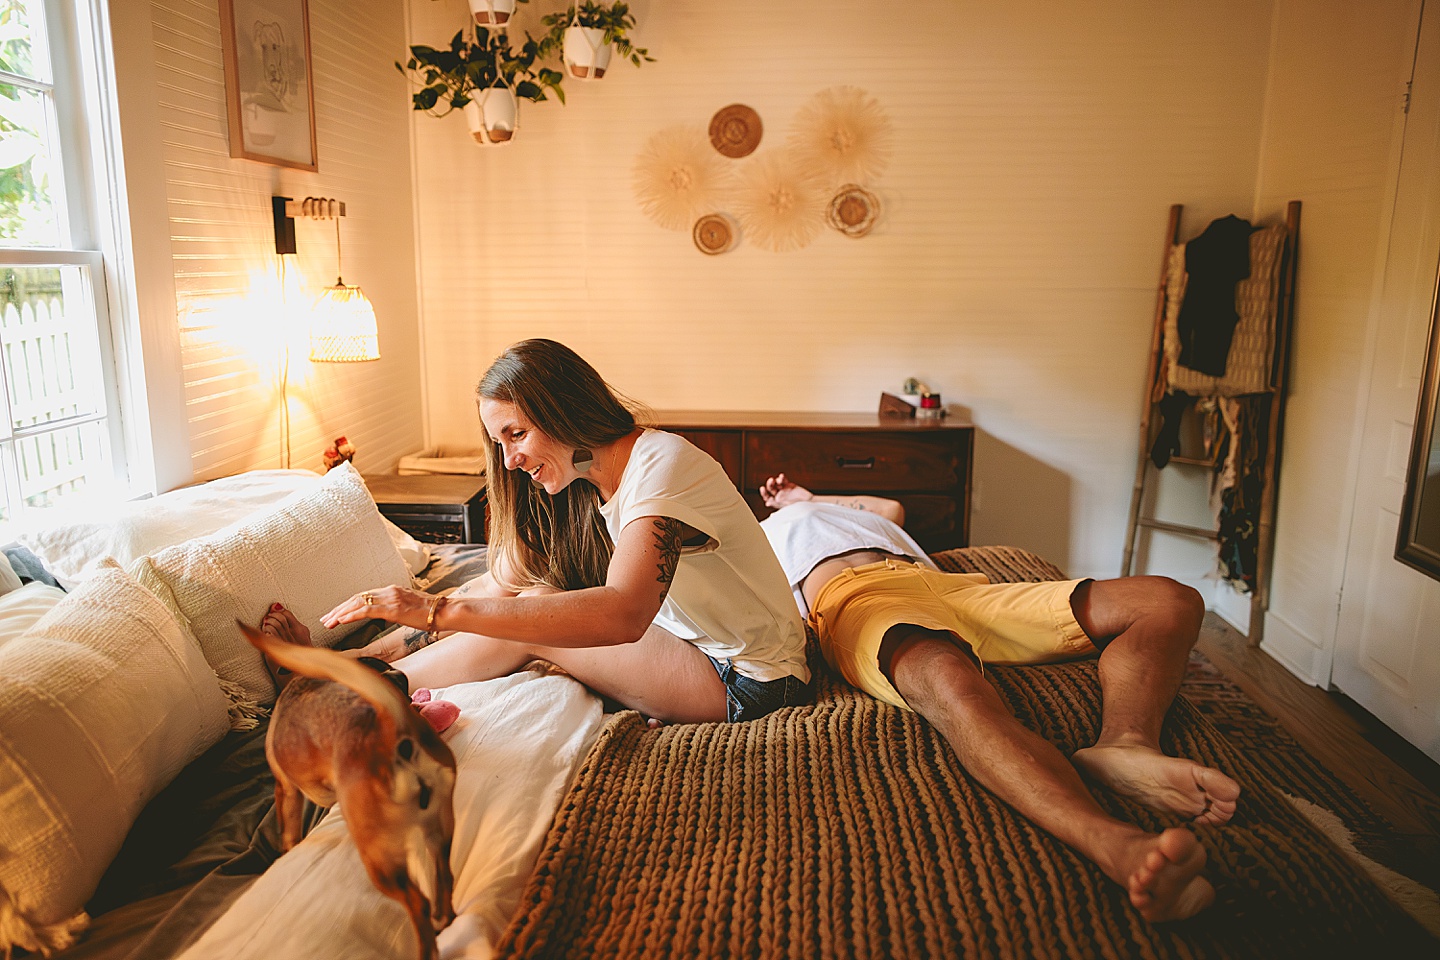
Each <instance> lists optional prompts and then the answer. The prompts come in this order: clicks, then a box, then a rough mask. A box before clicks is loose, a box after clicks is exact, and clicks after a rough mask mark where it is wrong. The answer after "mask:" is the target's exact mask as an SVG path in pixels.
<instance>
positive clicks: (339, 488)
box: [131, 463, 410, 703]
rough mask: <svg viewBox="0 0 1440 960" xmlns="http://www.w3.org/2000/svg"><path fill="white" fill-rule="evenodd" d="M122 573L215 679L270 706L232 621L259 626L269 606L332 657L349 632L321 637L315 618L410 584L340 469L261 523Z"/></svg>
mask: <svg viewBox="0 0 1440 960" xmlns="http://www.w3.org/2000/svg"><path fill="white" fill-rule="evenodd" d="M131 570H132V572H133V573H134V574H135V576H136V578H137V579H139V580H140V582H141V583H143V584H145V585H146V586H147V587H150V588H151V589H153V590H155V592H156V594H157V595H158V596H159V597H160V598H161V599H162V600H168V601H170V602H173V603H174V606H175V609H176V610H177V611H178V612H179V614H180V616H181V618H182V622H183V623H184V624H186V625H187V626H188V627H189V629H190V631H191V633H192V634H193V635H194V637H195V640H196V641H197V642H198V643H199V644H200V649H201V650H203V651H204V653H205V658H206V659H207V660H209V661H210V665H211V666H213V667H214V668H215V673H216V674H217V675H219V677H220V679H221V680H222V681H230V682H232V683H235V684H238V685H239V686H240V687H242V688H243V689H244V696H245V697H246V698H248V699H250V700H253V701H254V702H256V703H269V702H271V701H272V700H274V699H275V685H274V683H273V682H272V681H271V679H270V675H269V673H267V672H266V670H265V662H264V660H262V659H261V657H260V653H259V651H257V650H256V649H255V648H254V647H252V646H250V644H249V643H248V642H246V640H245V638H244V637H242V636H241V635H240V631H239V630H237V629H236V628H235V621H236V620H241V621H243V622H245V623H250V624H259V623H260V620H261V619H262V618H263V617H264V616H265V612H266V610H267V609H269V607H270V604H272V603H275V602H277V601H278V602H280V603H283V604H285V606H286V607H288V608H289V609H290V610H291V611H292V612H294V614H295V616H296V617H298V618H299V619H300V622H302V623H304V624H305V625H307V626H308V627H310V630H311V635H312V638H313V640H314V642H315V643H316V644H319V645H322V646H327V647H333V646H335V644H336V643H338V642H339V641H340V639H341V638H342V637H344V636H345V635H346V634H347V633H350V632H351V631H352V630H354V629H356V628H357V627H358V625H357V624H349V625H345V626H341V627H339V628H336V629H334V630H327V629H325V628H324V627H322V626H321V624H320V615H321V614H323V613H326V612H327V611H329V610H330V609H331V608H332V607H334V606H335V605H336V604H338V603H339V602H340V601H342V600H344V599H345V598H347V597H349V596H351V595H352V594H356V593H359V592H360V591H362V590H366V589H369V588H371V587H383V586H388V585H390V584H400V585H402V586H408V585H409V584H410V571H409V569H408V568H407V567H406V566H405V561H404V560H403V559H402V558H401V556H400V554H399V552H398V551H396V549H395V545H394V543H392V542H391V539H390V534H389V533H387V532H386V528H385V524H384V522H383V520H382V518H381V516H380V511H379V510H378V509H376V507H375V501H374V500H371V499H370V492H369V491H368V490H366V489H365V483H364V481H362V480H361V479H360V475H359V474H358V473H356V472H355V470H354V468H353V467H351V466H350V465H349V464H348V463H347V464H343V465H341V466H339V467H336V468H335V469H334V470H331V471H330V472H329V473H327V474H326V475H325V477H324V479H323V480H322V481H321V483H320V484H319V485H318V486H316V487H315V488H314V489H312V490H309V491H305V492H302V493H298V494H295V495H293V496H290V497H287V498H286V499H285V500H283V501H281V502H280V503H279V504H277V505H276V506H275V508H274V509H273V510H271V511H269V512H267V513H263V514H260V515H258V516H253V517H250V518H248V519H246V520H242V521H241V522H239V523H236V524H232V525H231V526H229V527H226V528H225V529H223V530H220V531H217V532H216V533H213V534H211V535H210V536H208V537H200V538H198V539H195V540H191V541H189V542H187V543H182V544H179V545H178V546H174V547H169V548H167V549H165V550H161V551H160V552H159V553H157V554H155V555H154V556H152V557H147V558H143V559H141V560H139V561H137V562H136V564H135V565H134V566H133V567H132V568H131Z"/></svg>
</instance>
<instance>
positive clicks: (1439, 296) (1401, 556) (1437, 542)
mask: <svg viewBox="0 0 1440 960" xmlns="http://www.w3.org/2000/svg"><path fill="white" fill-rule="evenodd" d="M1437 311H1440V282H1437V290H1436V294H1435V295H1434V296H1433V297H1432V299H1431V303H1430V332H1429V335H1428V336H1427V338H1426V343H1427V346H1426V350H1425V373H1424V376H1423V377H1422V378H1421V381H1420V402H1419V406H1417V407H1416V409H1415V433H1414V435H1413V437H1412V438H1411V442H1410V469H1409V470H1408V471H1406V475H1405V500H1404V502H1402V503H1401V505H1400V530H1399V535H1398V536H1397V538H1396V541H1395V559H1396V560H1399V561H1400V562H1401V563H1403V564H1406V565H1407V566H1410V567H1414V568H1415V569H1416V570H1419V571H1420V572H1421V573H1423V574H1426V575H1427V576H1431V577H1434V578H1435V579H1437V580H1440V523H1435V522H1433V521H1432V524H1431V525H1432V526H1434V527H1435V531H1432V532H1430V537H1429V539H1430V542H1426V541H1425V540H1423V539H1421V531H1420V517H1421V509H1422V506H1423V507H1424V509H1425V512H1426V515H1427V517H1429V515H1431V514H1433V513H1435V512H1437V511H1440V473H1437V474H1436V477H1435V480H1434V482H1433V483H1432V485H1431V486H1432V489H1431V490H1430V491H1429V500H1430V501H1432V502H1429V503H1428V504H1422V503H1421V500H1422V498H1423V497H1424V495H1425V494H1426V489H1425V486H1426V479H1427V474H1428V473H1429V465H1430V458H1431V456H1432V455H1433V454H1434V453H1435V449H1434V448H1435V443H1436V437H1435V428H1436V422H1437V417H1436V409H1435V406H1436V403H1437V402H1440V385H1437V383H1436V380H1437V378H1440V314H1437Z"/></svg>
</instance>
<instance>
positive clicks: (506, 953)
mask: <svg viewBox="0 0 1440 960" xmlns="http://www.w3.org/2000/svg"><path fill="white" fill-rule="evenodd" d="M936 559H937V561H938V562H940V563H941V565H942V566H943V567H945V568H946V569H952V570H978V571H980V572H983V573H986V574H988V575H990V577H991V579H992V580H997V581H998V580H1033V579H1047V578H1056V577H1058V576H1059V571H1058V570H1056V569H1055V568H1054V567H1052V566H1050V565H1049V564H1047V563H1045V562H1044V561H1043V560H1040V559H1039V558H1037V557H1035V556H1034V555H1032V554H1028V553H1026V552H1025V551H1020V550H1014V549H1008V548H971V549H967V550H961V551H952V552H950V553H948V554H943V555H941V556H940V557H937V558H936ZM987 672H988V673H989V674H990V675H991V676H992V678H993V679H994V680H995V682H996V683H997V685H998V687H999V689H1000V691H1001V694H1002V695H1003V696H1004V698H1005V699H1006V700H1007V701H1008V702H1009V704H1010V706H1011V708H1012V709H1013V710H1014V711H1015V713H1016V715H1017V716H1018V717H1019V718H1020V719H1021V721H1022V722H1024V723H1025V724H1026V725H1028V726H1030V727H1031V728H1033V729H1035V730H1037V731H1039V732H1040V733H1041V734H1042V735H1043V736H1045V737H1046V738H1047V739H1049V740H1050V741H1051V742H1053V743H1055V744H1056V745H1057V746H1058V747H1059V748H1060V749H1061V751H1062V752H1064V753H1066V754H1067V755H1068V754H1069V753H1071V752H1073V751H1074V750H1075V749H1077V748H1079V747H1081V746H1084V745H1087V744H1089V743H1091V742H1093V741H1094V739H1095V737H1096V735H1097V733H1098V730H1099V716H1100V709H1099V705H1100V697H1099V686H1098V682H1097V679H1096V670H1095V662H1094V661H1093V660H1089V661H1080V662H1076V663H1069V664H1062V665H1055V666H1046V667H1014V668H1001V667H991V668H988V669H987ZM817 676H818V677H819V678H820V679H819V681H818V696H817V701H816V703H815V704H814V705H813V706H808V707H799V708H791V709H786V710H781V711H779V712H777V713H775V714H772V715H771V716H769V717H767V718H765V719H763V720H758V721H753V722H750V723H740V724H693V725H679V726H671V727H664V728H661V729H659V730H649V729H647V728H646V726H645V722H644V720H643V719H642V718H641V717H640V716H639V715H638V714H636V713H634V712H632V711H627V712H623V713H620V714H618V715H616V716H615V717H614V718H613V719H612V720H611V721H610V722H609V724H608V725H607V727H606V728H605V730H604V731H603V732H602V734H601V737H600V740H599V742H598V743H597V745H596V747H595V748H594V750H592V752H591V753H590V755H589V757H588V758H587V759H586V761H585V763H584V765H583V766H582V768H581V770H580V771H579V773H578V775H577V777H576V780H575V783H574V784H573V786H572V788H571V790H570V792H569V794H568V796H567V797H566V798H565V800H564V802H563V803H562V805H561V807H560V809H559V811H558V812H557V814H556V818H555V822H554V825H553V827H552V828H551V831H550V835H549V837H548V838H547V840H546V844H545V848H544V850H543V852H542V853H541V855H540V859H539V862H538V864H537V866H536V869H535V872H534V874H533V875H532V877H531V878H530V882H529V884H528V886H527V889H526V893H525V895H524V897H523V898H522V906H521V909H520V911H519V912H518V914H517V916H516V917H515V919H514V921H513V922H512V923H511V925H510V927H509V929H508V930H507V931H506V934H505V936H504V937H503V939H502V941H501V943H500V944H499V955H500V956H502V957H534V958H542V957H555V958H600V957H615V958H625V960H630V958H660V957H702V958H710V957H715V958H719V957H726V958H729V957H736V958H742V957H745V958H748V957H754V958H762V957H763V958H769V957H827V958H828V957H835V958H848V957H870V958H891V957H894V958H899V957H1015V958H1031V957H1036V958H1039V957H1154V958H1168V957H1257V958H1259V957H1264V958H1271V957H1291V956H1294V957H1306V958H1313V957H1332V956H1352V955H1353V956H1359V955H1366V956H1412V955H1424V954H1423V953H1421V952H1420V951H1422V950H1423V949H1424V947H1422V946H1421V944H1422V943H1424V940H1423V937H1424V935H1423V934H1422V933H1421V932H1420V931H1419V928H1418V927H1416V926H1415V925H1414V924H1413V923H1412V922H1411V921H1410V920H1409V919H1408V918H1407V917H1406V916H1405V915H1403V914H1401V913H1400V912H1399V911H1398V910H1396V909H1395V908H1394V907H1393V906H1392V905H1391V904H1390V903H1389V901H1387V900H1386V899H1385V898H1384V896H1383V894H1381V893H1380V891H1379V890H1378V888H1376V887H1375V886H1373V885H1372V884H1371V883H1370V882H1369V881H1368V880H1367V879H1365V878H1364V877H1363V876H1362V875H1361V874H1360V873H1359V872H1358V871H1357V870H1356V869H1355V868H1353V867H1352V866H1351V865H1350V863H1349V862H1348V861H1347V860H1346V859H1345V858H1344V857H1343V855H1342V854H1341V853H1340V852H1339V851H1338V850H1337V849H1336V848H1335V847H1334V846H1332V845H1331V844H1330V842H1329V841H1327V840H1326V839H1325V838H1324V837H1323V836H1321V835H1320V834H1319V833H1318V832H1317V831H1315V830H1314V829H1313V828H1312V827H1311V826H1310V825H1309V824H1308V823H1306V822H1305V821H1304V820H1302V819H1301V818H1300V817H1299V816H1298V815H1297V814H1296V813H1295V812H1294V811H1293V810H1292V808H1291V807H1290V806H1289V804H1287V803H1286V802H1285V801H1284V799H1283V798H1282V797H1281V796H1280V793H1279V791H1278V789H1277V788H1276V787H1275V786H1274V785H1272V784H1271V783H1270V782H1269V781H1268V780H1267V779H1266V777H1265V775H1264V773H1263V770H1262V768H1261V767H1260V766H1257V765H1256V764H1253V763H1251V762H1250V761H1249V760H1248V759H1247V758H1246V757H1245V756H1243V755H1241V754H1240V753H1239V752H1238V751H1237V750H1236V749H1235V748H1234V747H1232V746H1231V745H1230V744H1229V743H1228V742H1227V741H1226V740H1225V739H1224V737H1223V736H1221V735H1220V734H1219V733H1218V732H1217V731H1216V730H1215V729H1214V728H1213V727H1212V726H1211V725H1210V724H1209V723H1208V722H1207V721H1206V720H1205V719H1204V718H1203V717H1202V716H1201V715H1200V714H1199V713H1197V712H1196V711H1195V710H1194V709H1193V708H1192V707H1191V706H1190V704H1189V703H1187V702H1186V701H1184V700H1183V699H1181V700H1179V701H1177V703H1176V705H1175V707H1174V709H1173V710H1172V712H1171V715H1170V717H1169V718H1168V721H1167V723H1166V728H1165V734H1164V746H1165V749H1166V751H1167V752H1171V753H1177V754H1182V755H1185V756H1189V757H1194V758H1196V759H1198V760H1200V761H1201V762H1203V763H1206V764H1209V765H1211V766H1215V767H1218V768H1219V769H1221V770H1223V771H1225V772H1226V773H1228V774H1230V775H1231V776H1233V777H1235V778H1236V779H1237V780H1239V781H1240V782H1241V784H1242V785H1243V787H1244V790H1245V792H1244V795H1243V797H1242V801H1241V806H1240V809H1239V812H1238V813H1237V815H1236V817H1235V818H1234V820H1233V821H1232V822H1231V823H1229V824H1227V825H1225V826H1223V827H1199V828H1195V829H1196V833H1197V834H1198V835H1199V836H1200V838H1201V840H1202V842H1203V843H1204V845H1205V847H1206V849H1207V850H1208V851H1209V857H1210V859H1209V864H1208V866H1207V876H1209V877H1210V879H1211V881H1212V882H1213V883H1214V884H1215V886H1216V889H1217V893H1218V897H1217V902H1216V904H1215V905H1214V906H1213V907H1211V908H1210V909H1209V910H1207V911H1205V912H1203V913H1202V914H1201V915H1200V916H1198V917H1196V918H1194V919H1192V920H1189V921H1185V922H1182V923H1175V924H1166V925H1152V924H1149V923H1147V922H1145V921H1144V920H1143V919H1141V917H1140V916H1139V914H1137V913H1136V912H1135V911H1134V909H1133V908H1131V907H1130V906H1129V904H1128V902H1127V899H1126V897H1125V894H1124V892H1123V891H1122V890H1121V889H1120V887H1118V886H1117V885H1116V884H1114V883H1112V882H1111V881H1110V880H1108V879H1107V878H1106V877H1105V876H1104V875H1103V874H1102V873H1101V872H1100V871H1099V870H1098V869H1097V868H1096V867H1094V866H1093V865H1092V864H1090V863H1089V862H1088V861H1086V860H1084V859H1083V858H1081V857H1080V856H1079V855H1077V854H1076V853H1074V852H1073V851H1071V850H1070V849H1069V848H1068V847H1065V846H1063V845H1062V844H1060V843H1059V842H1058V841H1055V840H1054V839H1052V838H1051V837H1050V836H1049V835H1048V834H1045V833H1043V832H1041V831H1040V830H1038V829H1037V828H1035V827H1034V826H1032V825H1031V824H1030V823H1029V822H1028V821H1026V820H1025V819H1023V818H1021V817H1019V816H1018V815H1016V814H1015V813H1014V812H1012V811H1011V810H1010V809H1009V808H1008V807H1007V806H1005V804H1003V803H1002V802H1000V801H999V800H997V799H996V798H995V797H994V796H992V795H991V794H990V793H989V792H988V791H986V790H985V789H984V788H983V787H980V786H979V785H978V784H976V783H975V782H973V781H972V780H971V779H970V778H969V777H968V776H967V775H966V774H965V772H964V771H963V770H962V769H960V767H959V765H958V764H957V762H956V761H955V758H954V756H953V754H951V752H950V750H949V748H948V746H947V745H946V744H945V743H944V741H943V740H942V739H941V738H940V737H939V736H938V735H937V734H935V733H934V732H932V731H931V729H930V728H929V727H928V725H927V724H926V723H925V722H924V721H923V720H922V719H921V718H920V717H918V716H917V715H915V714H912V713H908V712H905V711H902V710H898V709H895V708H893V707H890V706H888V705H885V704H882V703H879V702H877V701H875V700H873V699H871V698H870V697H867V696H865V695H863V694H860V693H858V692H856V691H854V690H853V689H851V688H849V687H848V686H846V685H845V684H843V683H842V682H840V681H837V680H834V679H832V678H830V677H829V675H828V674H826V673H825V672H824V671H823V670H821V671H817ZM1097 794H1098V797H1097V799H1098V800H1099V801H1100V803H1101V805H1102V806H1104V807H1105V808H1106V809H1107V810H1108V811H1109V812H1111V813H1112V814H1114V815H1116V816H1118V817H1121V818H1123V819H1127V820H1130V821H1133V822H1135V823H1138V824H1140V825H1142V826H1144V827H1146V828H1148V829H1151V830H1158V829H1160V828H1162V827H1164V826H1169V825H1171V824H1172V823H1173V822H1176V821H1175V820H1174V819H1173V818H1165V817H1161V816H1158V815H1156V814H1153V813H1151V812H1150V811H1148V810H1147V809H1145V808H1143V807H1141V806H1139V805H1137V804H1134V803H1132V802H1129V801H1126V800H1123V799H1121V798H1118V797H1115V796H1113V795H1111V794H1109V793H1108V792H1106V791H1103V790H1099V791H1097ZM1430 945H1431V946H1433V941H1431V942H1430Z"/></svg>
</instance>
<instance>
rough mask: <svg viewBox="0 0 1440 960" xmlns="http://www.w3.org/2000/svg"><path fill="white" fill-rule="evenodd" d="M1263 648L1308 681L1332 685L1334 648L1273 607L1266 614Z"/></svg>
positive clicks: (1315, 683)
mask: <svg viewBox="0 0 1440 960" xmlns="http://www.w3.org/2000/svg"><path fill="white" fill-rule="evenodd" d="M1260 649H1261V650H1264V651H1265V652H1266V653H1268V654H1269V655H1270V656H1271V657H1273V658H1275V660H1276V661H1277V662H1279V664H1280V665H1281V666H1283V667H1284V668H1285V669H1286V670H1289V671H1290V672H1291V673H1293V674H1295V676H1297V677H1299V678H1300V679H1301V680H1304V681H1305V682H1306V683H1309V684H1313V685H1314V686H1317V687H1325V686H1328V685H1329V683H1330V657H1331V651H1329V650H1326V649H1325V648H1324V647H1323V646H1321V645H1320V644H1319V643H1318V642H1316V641H1315V640H1313V639H1311V638H1310V637H1308V636H1306V635H1305V634H1304V633H1301V632H1300V631H1299V630H1298V629H1296V628H1295V626H1294V624H1291V623H1290V622H1288V621H1287V620H1285V618H1284V617H1281V616H1278V615H1277V614H1276V613H1275V612H1274V611H1273V610H1272V611H1269V612H1268V613H1266V614H1265V638H1264V639H1263V640H1261V641H1260Z"/></svg>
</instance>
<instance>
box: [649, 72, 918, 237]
mask: <svg viewBox="0 0 1440 960" xmlns="http://www.w3.org/2000/svg"><path fill="white" fill-rule="evenodd" d="M763 136H764V127H763V124H762V123H761V120H760V116H759V114H757V113H756V112H755V111H754V110H753V109H751V108H750V107H747V106H745V105H744V104H738V103H737V104H731V105H730V106H728V107H725V108H724V109H722V110H719V111H717V112H716V114H715V115H714V116H713V117H712V118H711V120H710V127H709V130H708V131H707V130H705V129H704V128H702V127H700V126H698V125H697V126H691V125H688V124H680V125H677V126H673V127H667V128H666V129H664V130H661V131H659V132H658V133H656V134H655V135H653V136H652V137H651V138H650V139H649V140H648V141H647V142H646V144H645V146H644V147H643V148H642V149H641V151H640V155H639V156H638V157H637V158H636V160H635V171H634V187H635V198H636V200H638V201H639V203H640V208H641V209H642V210H643V211H644V212H645V215H646V216H647V217H649V218H650V219H651V220H653V221H655V223H657V224H658V225H659V226H661V227H663V228H665V229H666V230H689V231H690V233H691V237H692V238H693V239H694V241H695V246H696V247H698V248H699V249H700V250H701V252H703V253H707V254H719V253H725V252H726V251H728V250H733V249H734V248H735V246H736V244H737V243H738V242H739V237H740V234H741V233H742V232H743V234H744V236H746V237H747V238H749V240H750V241H751V242H752V243H754V244H755V245H756V246H758V247H760V248H761V249H763V250H772V251H775V252H782V251H786V250H798V249H800V248H801V247H804V246H808V245H809V244H810V243H811V242H812V241H813V240H814V239H815V238H816V237H817V236H818V235H819V234H820V232H821V231H822V230H823V229H824V228H825V226H826V224H827V223H828V224H829V225H830V226H831V227H832V228H834V229H835V230H837V231H839V232H840V233H842V234H844V235H845V236H847V237H863V236H865V235H867V234H868V233H870V231H871V230H872V229H873V228H874V226H875V222H876V220H877V219H878V217H879V215H880V200H879V198H878V197H877V196H876V195H875V194H874V193H873V192H871V190H869V189H867V187H866V185H867V184H874V182H875V181H876V180H878V179H879V178H880V176H881V174H883V173H884V172H885V167H886V165H887V164H888V163H889V161H890V143H891V126H890V118H889V117H888V116H887V115H886V114H885V110H884V108H883V107H881V106H880V103H879V101H878V100H876V99H875V98H874V97H872V96H871V95H870V94H868V93H866V92H865V91H864V90H860V89H858V88H856V87H831V88H830V89H828V90H822V91H821V92H820V93H818V94H816V95H815V96H814V97H812V98H811V99H810V101H809V102H808V103H806V104H805V105H804V106H803V107H801V108H800V110H799V112H798V113H797V114H796V115H795V119H794V120H793V121H792V122H791V125H790V130H789V132H788V135H787V136H786V139H785V141H784V143H783V144H782V145H781V146H780V147H779V148H777V149H774V150H770V151H765V152H761V153H756V148H757V147H759V145H760V141H761V139H762V138H763ZM737 161H739V162H737Z"/></svg>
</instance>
